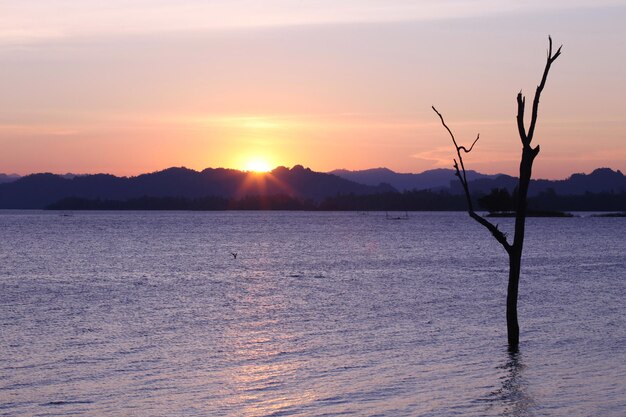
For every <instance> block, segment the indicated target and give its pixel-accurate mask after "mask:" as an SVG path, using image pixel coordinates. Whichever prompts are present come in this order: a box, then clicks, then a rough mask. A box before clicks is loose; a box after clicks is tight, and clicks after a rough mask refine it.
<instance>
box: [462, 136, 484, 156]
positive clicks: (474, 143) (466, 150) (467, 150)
mask: <svg viewBox="0 0 626 417" xmlns="http://www.w3.org/2000/svg"><path fill="white" fill-rule="evenodd" d="M478 139H480V133H479V134H478V135H477V136H476V140H475V141H474V142H473V143H472V146H470V148H469V149H465V146H459V149H460V150H462V151H464V152H465V153H470V152H471V151H472V149H474V145H476V142H478Z"/></svg>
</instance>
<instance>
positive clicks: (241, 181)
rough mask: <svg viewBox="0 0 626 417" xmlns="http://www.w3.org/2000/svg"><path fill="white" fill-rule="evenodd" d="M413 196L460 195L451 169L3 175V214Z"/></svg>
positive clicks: (576, 188)
mask: <svg viewBox="0 0 626 417" xmlns="http://www.w3.org/2000/svg"><path fill="white" fill-rule="evenodd" d="M468 179H470V189H471V191H472V193H473V194H476V195H481V194H487V193H489V192H490V191H491V190H492V189H494V188H506V189H507V190H509V191H510V192H512V191H513V189H514V187H515V186H516V181H517V180H516V178H515V177H512V176H508V175H504V174H499V175H485V174H481V173H478V172H475V171H468ZM408 190H432V191H434V192H438V193H447V194H452V195H455V194H461V193H462V189H461V187H460V185H459V182H458V180H457V178H456V177H455V176H454V171H453V170H450V169H436V170H430V171H425V172H422V173H419V174H403V173H396V172H393V171H391V170H389V169H386V168H376V169H368V170H363V171H347V170H336V171H332V172H331V173H322V172H315V171H312V170H310V169H308V168H304V167H303V166H301V165H296V166H294V167H293V168H285V167H278V168H276V169H274V170H273V171H271V172H270V173H267V174H259V173H253V172H243V171H238V170H233V169H224V168H207V169H205V170H203V171H195V170H191V169H187V168H168V169H165V170H162V171H157V172H153V173H149V174H142V175H138V176H135V177H117V176H114V175H110V174H94V175H75V174H66V175H55V174H49V173H44V174H31V175H27V176H24V177H19V178H15V176H8V175H3V174H0V208H2V209H18V208H19V209H41V208H45V207H47V206H49V205H51V204H54V203H56V202H58V201H60V200H62V199H65V198H69V197H72V198H79V199H91V200H95V199H99V200H114V201H124V200H130V199H137V198H141V197H157V198H161V197H177V198H186V199H197V198H204V197H208V196H212V197H220V198H226V199H241V198H244V197H246V196H259V195H261V196H262V195H266V196H269V195H285V196H289V197H291V198H295V199H298V200H302V201H313V202H320V201H323V200H325V199H328V198H333V197H336V196H338V195H355V196H365V195H380V194H384V193H398V192H403V191H408ZM546 192H548V193H556V194H559V195H582V194H585V193H626V176H624V174H622V172H620V171H619V170H618V171H613V170H612V169H609V168H600V169H596V170H595V171H593V172H592V173H590V174H574V175H572V176H570V177H569V178H567V179H565V180H554V181H553V180H533V181H532V183H531V186H530V193H529V195H530V196H536V195H539V194H541V193H546Z"/></svg>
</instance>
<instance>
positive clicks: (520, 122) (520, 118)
mask: <svg viewBox="0 0 626 417" xmlns="http://www.w3.org/2000/svg"><path fill="white" fill-rule="evenodd" d="M525 107H526V97H524V96H523V95H522V92H521V91H520V92H519V93H517V130H518V131H519V137H520V139H521V140H522V144H525V143H526V127H525V126H524V109H525Z"/></svg>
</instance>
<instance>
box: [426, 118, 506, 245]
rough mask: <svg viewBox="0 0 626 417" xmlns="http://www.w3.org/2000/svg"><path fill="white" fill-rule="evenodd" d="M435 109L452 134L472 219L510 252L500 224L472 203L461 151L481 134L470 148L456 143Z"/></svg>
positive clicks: (455, 161) (459, 171)
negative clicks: (483, 213) (479, 212)
mask: <svg viewBox="0 0 626 417" xmlns="http://www.w3.org/2000/svg"><path fill="white" fill-rule="evenodd" d="M433 110H434V111H435V113H437V116H439V118H440V119H441V124H442V125H443V127H445V128H446V130H447V131H448V133H449V134H450V137H451V138H452V142H453V143H454V147H455V148H456V154H457V156H458V158H459V161H458V162H457V160H456V159H454V169H455V171H456V172H455V175H456V176H457V177H459V180H460V181H461V185H462V186H463V191H464V192H465V198H466V199H467V212H468V214H469V215H470V217H471V218H472V219H474V220H476V221H477V222H478V223H480V224H482V225H483V226H484V227H486V228H487V230H489V231H490V232H491V234H492V235H493V237H494V238H495V239H496V240H497V241H498V242H499V243H500V244H501V245H502V246H503V247H504V249H505V250H506V251H507V253H510V252H511V249H512V247H511V245H510V244H509V242H507V240H506V234H504V233H502V232H501V231H500V230H498V226H494V225H493V224H492V223H491V222H489V220H487V219H485V218H484V217H482V216H480V215H479V214H477V213H476V212H475V211H474V206H473V204H472V197H471V195H470V191H469V185H468V183H467V176H466V174H465V164H464V163H463V156H462V155H461V151H464V152H465V153H469V152H470V151H471V150H472V149H473V148H474V145H475V144H476V142H478V139H479V138H480V134H478V135H477V136H476V140H475V141H474V143H472V146H470V148H469V149H467V148H465V147H464V146H459V145H458V144H457V143H456V139H455V138H454V134H453V133H452V131H451V130H450V128H449V127H448V125H446V122H445V120H444V119H443V116H442V115H441V113H439V112H438V111H437V109H436V108H435V106H433ZM459 164H460V168H459Z"/></svg>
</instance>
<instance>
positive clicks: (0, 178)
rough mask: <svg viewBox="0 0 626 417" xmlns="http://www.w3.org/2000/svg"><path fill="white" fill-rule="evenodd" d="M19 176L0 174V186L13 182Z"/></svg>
mask: <svg viewBox="0 0 626 417" xmlns="http://www.w3.org/2000/svg"><path fill="white" fill-rule="evenodd" d="M19 178H20V176H19V175H17V174H0V184H4V183H7V182H13V181H16V180H17V179H19Z"/></svg>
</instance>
